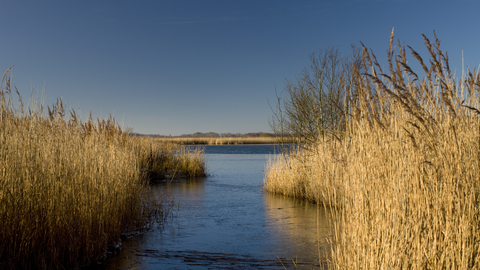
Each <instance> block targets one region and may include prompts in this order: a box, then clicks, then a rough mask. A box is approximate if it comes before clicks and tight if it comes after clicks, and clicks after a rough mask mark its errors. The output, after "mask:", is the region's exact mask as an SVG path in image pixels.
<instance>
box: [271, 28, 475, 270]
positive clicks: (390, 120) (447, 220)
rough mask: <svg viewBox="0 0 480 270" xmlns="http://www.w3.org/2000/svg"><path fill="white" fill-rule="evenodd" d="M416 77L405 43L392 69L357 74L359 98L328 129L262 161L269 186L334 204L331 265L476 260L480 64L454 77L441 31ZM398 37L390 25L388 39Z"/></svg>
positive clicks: (421, 265) (444, 264) (467, 264)
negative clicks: (335, 127) (336, 131)
mask: <svg viewBox="0 0 480 270" xmlns="http://www.w3.org/2000/svg"><path fill="white" fill-rule="evenodd" d="M424 38H425V43H426V45H427V49H428V50H429V52H430V56H431V60H430V63H431V66H430V67H426V66H425V65H424V63H423V60H422V59H421V58H420V56H419V55H418V54H417V53H416V52H415V51H413V50H412V54H413V55H414V57H415V58H416V59H417V60H419V61H420V63H421V65H422V66H423V69H424V70H425V71H426V72H427V73H426V74H425V76H424V78H423V79H421V78H418V75H417V74H415V73H414V72H413V71H412V69H411V68H410V67H409V66H408V65H407V63H406V57H405V48H404V47H402V46H400V45H399V50H400V52H399V54H398V56H397V57H395V58H393V45H392V44H391V46H390V49H389V60H390V61H389V70H390V74H389V75H388V76H387V75H383V76H382V75H380V74H382V73H383V71H382V70H381V68H380V66H379V65H377V64H372V62H374V63H375V62H376V60H374V61H372V60H371V58H374V56H373V55H372V54H371V52H369V51H367V50H366V49H365V50H364V64H365V66H366V67H367V68H366V70H369V74H365V75H363V74H359V73H357V75H356V76H357V78H356V83H357V86H358V89H357V94H356V96H357V97H358V100H355V104H356V105H357V106H356V107H355V108H354V109H353V110H352V111H351V112H348V113H349V114H350V118H349V120H348V124H347V129H346V131H345V134H343V135H344V136H343V137H342V139H341V140H339V139H337V138H335V137H334V138H332V139H331V140H325V141H322V142H320V143H319V144H318V145H316V146H315V147H310V148H309V150H308V151H307V150H305V151H303V152H297V153H295V154H294V155H291V156H290V157H288V158H287V159H278V160H276V161H272V163H271V164H270V165H269V167H268V168H267V170H266V176H265V184H264V187H265V189H266V190H267V191H270V192H274V193H281V194H285V195H289V196H295V197H302V198H306V199H309V200H312V201H316V202H318V203H322V204H325V205H329V206H331V208H332V219H331V220H332V230H333V234H334V236H335V237H334V239H333V241H332V243H331V244H332V260H331V261H330V268H331V269H478V268H479V267H480V265H479V259H480V220H479V216H480V208H479V207H478V206H479V205H480V196H479V195H480V178H479V176H480V121H479V120H480V119H479V115H478V113H479V111H478V108H479V107H480V104H479V99H478V98H479V93H478V90H479V87H478V85H479V82H480V81H479V78H480V73H478V72H474V73H468V76H467V77H466V78H462V79H461V80H460V81H456V80H455V78H454V77H453V75H452V74H450V70H449V67H448V58H447V57H446V55H444V54H443V52H441V51H440V49H439V45H440V42H439V41H438V40H437V39H436V38H435V43H431V42H430V41H429V40H428V39H427V38H426V37H424ZM392 40H393V33H392V37H391V42H392Z"/></svg>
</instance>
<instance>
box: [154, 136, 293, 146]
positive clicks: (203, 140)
mask: <svg viewBox="0 0 480 270" xmlns="http://www.w3.org/2000/svg"><path fill="white" fill-rule="evenodd" d="M153 139H154V140H156V141H161V142H170V143H176V144H181V145H236V144H279V143H280V138H279V137H154V138H153ZM284 139H285V138H284Z"/></svg>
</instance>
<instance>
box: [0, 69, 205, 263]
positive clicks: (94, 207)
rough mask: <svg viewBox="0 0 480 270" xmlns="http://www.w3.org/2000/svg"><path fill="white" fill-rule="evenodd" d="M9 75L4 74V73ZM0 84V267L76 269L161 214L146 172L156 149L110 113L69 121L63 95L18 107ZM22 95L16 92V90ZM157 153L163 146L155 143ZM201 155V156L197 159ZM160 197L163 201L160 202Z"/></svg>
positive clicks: (8, 81) (72, 113)
mask: <svg viewBox="0 0 480 270" xmlns="http://www.w3.org/2000/svg"><path fill="white" fill-rule="evenodd" d="M4 77H5V75H4ZM3 82H4V84H3V85H2V88H1V89H0V268H1V269H73V268H77V267H80V266H83V265H86V264H89V263H91V262H93V261H95V260H97V259H99V258H101V257H102V256H104V255H105V254H106V252H107V248H108V246H109V245H112V244H115V243H116V242H117V241H118V240H119V237H120V235H121V234H122V233H126V232H128V231H129V230H139V229H140V230H141V229H142V228H145V227H146V226H148V225H149V224H151V222H153V221H154V220H152V218H155V217H158V215H159V214H161V211H162V205H161V201H158V200H161V198H154V196H150V193H149V187H148V185H147V181H146V180H145V178H144V176H145V174H144V172H142V170H141V166H142V162H144V160H146V159H147V157H146V156H150V154H151V153H148V152H142V151H140V149H142V148H145V145H149V144H147V143H144V142H141V141H138V140H136V138H133V137H131V136H129V134H128V133H127V132H123V131H122V129H121V128H120V127H119V126H118V125H117V124H116V123H115V119H114V118H113V117H110V118H108V119H105V120H97V121H93V120H92V118H91V117H89V119H88V120H86V121H81V120H79V119H78V117H77V115H76V114H75V111H73V110H72V111H70V118H69V119H67V117H66V115H65V109H64V105H63V103H62V101H61V100H58V101H57V103H56V104H54V105H53V106H52V108H50V107H48V115H44V110H43V105H42V104H37V103H35V101H33V102H32V103H31V104H30V105H29V106H25V107H24V105H23V103H22V101H21V97H20V95H19V100H20V104H18V105H15V104H14V103H15V102H14V101H13V98H12V84H11V79H10V78H9V77H6V78H4V80H3ZM17 94H18V92H17ZM152 149H153V150H154V151H157V150H159V149H160V146H157V147H155V148H152ZM199 158H203V156H201V157H198V156H196V157H195V159H199ZM157 199H158V200H157Z"/></svg>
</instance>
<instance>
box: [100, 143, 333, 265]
mask: <svg viewBox="0 0 480 270" xmlns="http://www.w3.org/2000/svg"><path fill="white" fill-rule="evenodd" d="M274 152H275V151H274V148H273V146H272V145H234V146H227V145H221V146H206V148H205V153H206V161H207V165H208V168H209V173H210V174H211V176H209V177H207V178H205V179H198V180H186V181H178V182H170V183H161V184H158V185H157V186H156V187H155V188H156V189H157V190H158V192H166V193H167V194H169V196H172V197H173V199H174V201H175V203H177V204H179V205H180V208H179V209H178V210H175V213H174V218H172V219H169V221H167V223H166V224H165V225H163V226H161V227H159V228H155V229H153V230H151V231H149V232H146V233H144V234H143V235H140V236H134V237H131V238H129V239H127V240H126V241H124V242H123V244H122V246H121V251H120V252H119V254H118V255H117V256H115V257H112V258H110V259H108V260H107V261H106V262H104V263H103V264H102V265H101V266H99V268H98V269H219V268H220V269H239V268H240V269H284V266H285V267H286V268H287V269H294V268H295V265H294V264H293V261H294V262H296V264H297V266H299V268H300V269H302V268H305V269H311V268H318V267H319V250H323V253H324V252H325V248H326V245H325V242H326V239H325V238H326V236H327V234H328V223H327V221H326V218H325V212H324V210H323V209H322V208H319V207H317V206H316V205H313V204H309V203H306V202H303V201H300V200H293V199H290V198H285V197H282V196H274V195H270V194H267V193H262V187H261V186H262V183H263V170H264V167H265V164H266V161H267V159H268V155H269V154H273V153H274ZM276 152H277V153H278V152H279V151H278V150H277V151H276ZM321 257H322V258H323V256H321ZM282 263H283V265H282Z"/></svg>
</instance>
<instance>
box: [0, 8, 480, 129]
mask: <svg viewBox="0 0 480 270" xmlns="http://www.w3.org/2000/svg"><path fill="white" fill-rule="evenodd" d="M479 14H480V1H478V0H470V1H469V0H458V1H441V0H440V1H426V0H425V1H424V0H412V1H409V0H398V1H397V0H331V1H330V0H328V1H323V0H322V1H262V0H256V1H249V0H242V1H233V0H232V1H182V0H176V1H122V0H115V1H107V0H95V1H50V0H42V1H21V0H15V1H14V0H0V37H1V38H0V70H1V72H2V73H3V72H4V71H5V70H6V69H7V68H8V67H10V66H12V65H15V67H14V68H13V77H14V78H13V80H14V84H15V85H16V86H17V88H18V89H19V91H20V93H21V94H22V95H23V98H24V100H28V97H30V94H31V92H32V87H33V89H34V92H35V93H37V91H38V93H40V94H41V93H42V92H43V93H44V95H45V103H46V104H47V105H50V104H52V103H53V101H54V100H56V98H57V97H62V98H63V100H64V102H65V103H66V104H67V107H69V108H70V107H71V108H73V109H75V110H77V111H78V110H80V111H81V112H82V115H83V116H84V117H83V118H86V116H88V113H89V112H90V111H91V112H92V114H93V116H94V117H107V116H108V115H109V114H113V115H114V116H115V117H116V119H117V121H123V123H124V124H125V126H129V127H131V128H133V131H134V132H139V133H144V134H164V135H169V134H171V135H180V134H184V133H194V132H197V131H198V132H208V131H213V132H218V133H222V132H232V133H237V132H240V133H247V132H258V131H265V132H269V131H270V127H269V125H268V119H269V117H270V116H271V115H272V112H271V110H270V107H269V105H268V101H269V100H270V101H272V102H273V101H274V100H275V88H277V90H278V91H279V92H280V91H281V90H282V89H283V87H284V83H285V80H286V79H292V78H294V76H295V75H296V74H298V73H300V72H301V71H302V70H303V69H304V68H305V67H307V66H308V65H309V54H310V53H312V52H315V51H317V50H319V49H324V48H326V47H331V46H337V47H338V48H339V49H340V51H341V52H342V53H344V54H348V53H349V52H350V45H351V44H355V45H359V41H362V42H363V43H364V44H365V45H366V46H367V47H369V48H371V49H372V50H373V51H374V53H376V55H377V56H378V58H379V61H380V63H381V64H384V65H386V62H385V54H386V50H387V48H388V42H389V35H390V32H391V30H392V28H393V27H394V28H395V38H396V39H400V40H401V41H405V43H406V44H408V45H410V46H412V47H413V48H414V49H416V50H417V51H418V52H419V53H420V54H421V55H423V56H425V57H426V54H425V53H426V51H425V49H424V46H423V39H422V37H421V34H422V33H424V34H426V35H427V37H429V38H431V39H433V34H432V31H433V30H435V31H436V33H437V36H438V37H439V39H440V40H441V41H442V45H441V47H442V48H443V50H444V51H448V52H449V56H450V59H451V63H450V66H451V67H452V69H456V70H457V74H459V75H460V74H461V69H462V52H463V55H464V60H465V65H468V66H470V67H476V66H478V64H479V63H480V50H479V44H480V35H479V33H480V32H479V29H480V27H479V25H480V24H479V19H478V18H479ZM411 59H412V58H411Z"/></svg>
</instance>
